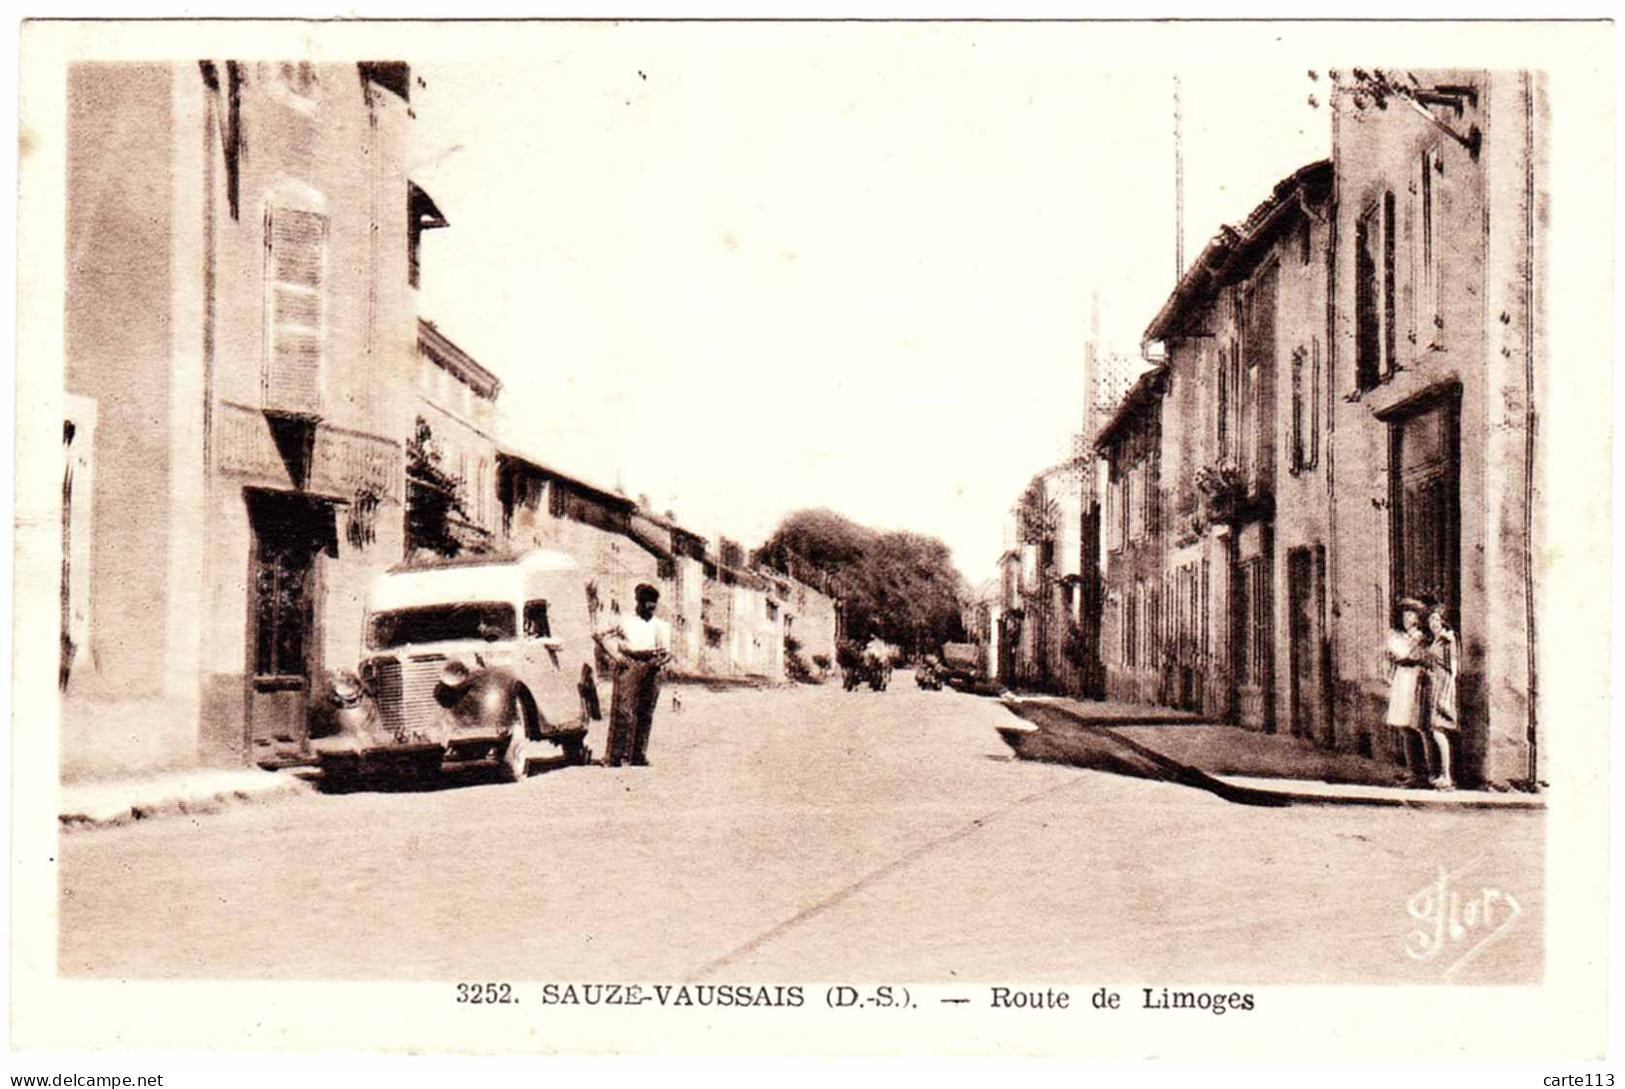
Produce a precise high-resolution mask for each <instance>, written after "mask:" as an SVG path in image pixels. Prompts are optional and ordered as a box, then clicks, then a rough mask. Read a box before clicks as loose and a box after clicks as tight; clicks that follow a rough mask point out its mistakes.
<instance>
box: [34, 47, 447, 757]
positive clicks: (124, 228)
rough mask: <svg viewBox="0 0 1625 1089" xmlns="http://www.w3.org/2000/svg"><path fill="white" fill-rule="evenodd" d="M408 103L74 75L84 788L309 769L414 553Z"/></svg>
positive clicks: (71, 448) (66, 741)
mask: <svg viewBox="0 0 1625 1089" xmlns="http://www.w3.org/2000/svg"><path fill="white" fill-rule="evenodd" d="M411 86H412V75H411V71H410V69H409V67H408V66H407V65H406V64H404V63H400V62H379V63H365V64H340V63H321V64H313V63H307V62H286V63H278V62H244V61H234V60H204V61H188V62H184V63H181V62H176V63H130V64H124V63H117V64H82V65H75V66H71V67H70V69H69V73H68V80H67V86H66V96H67V103H68V111H67V114H68V124H67V132H66V145H67V150H66V157H67V193H68V208H67V235H68V277H67V290H66V298H65V332H66V392H67V393H68V399H67V404H68V406H69V408H68V414H69V419H67V420H66V421H65V424H66V426H65V428H64V436H65V451H66V454H67V458H68V463H69V467H70V471H71V474H72V475H71V478H69V480H68V481H65V483H69V482H70V481H71V486H69V487H65V492H64V500H65V502H64V511H63V522H64V527H65V533H66V534H68V535H69V536H70V537H71V538H72V539H71V541H70V542H69V547H68V548H67V549H66V550H65V551H66V558H67V560H68V562H67V563H66V564H65V570H64V595H63V596H64V625H63V628H64V630H63V640H62V644H63V653H62V672H61V681H62V688H63V696H64V710H63V731H62V755H63V767H64V772H65V773H66V774H70V775H73V774H79V773H85V774H97V773H106V772H110V771H129V770H135V769H140V768H150V767H158V766H181V765H189V764H196V763H198V762H199V761H206V762H217V763H230V764H234V763H241V762H244V761H255V762H261V763H267V764H274V763H279V762H283V761H287V760H291V759H298V758H299V754H300V750H301V748H302V747H303V745H304V742H305V720H306V709H307V705H308V703H309V702H310V700H311V699H313V698H315V691H314V690H315V689H316V688H318V687H319V684H320V678H321V677H323V676H324V675H325V672H326V670H328V669H330V668H332V667H336V666H348V665H352V664H353V663H354V662H355V661H356V659H357V657H358V653H359V649H360V647H359V644H360V638H361V625H362V610H363V607H364V599H365V593H366V588H367V586H368V584H369V582H370V580H371V578H372V576H373V575H374V574H375V573H377V572H378V571H381V570H383V569H384V568H386V567H387V566H389V565H390V564H392V563H394V562H396V561H398V560H399V559H400V556H401V552H402V534H403V516H402V515H403V442H404V440H405V439H406V437H407V436H408V434H409V431H410V425H411V420H412V413H413V406H412V402H411V394H410V391H411V390H412V388H413V386H412V381H411V376H412V369H413V366H414V355H415V351H414V346H415V344H416V339H417V335H416V334H417V328H416V314H415V312H414V300H413V296H412V291H411V286H410V282H409V270H408V263H409V257H410V253H409V241H408V239H409V233H410V232H409V223H408V219H409V216H410V215H411V199H410V188H409V183H408V180H407V175H406V166H405V164H406V159H407V155H406V153H407V150H408V143H409V133H410V128H411V119H410V111H409V97H410V94H411ZM250 149H251V150H250ZM109 164H117V165H116V169H110V168H109Z"/></svg>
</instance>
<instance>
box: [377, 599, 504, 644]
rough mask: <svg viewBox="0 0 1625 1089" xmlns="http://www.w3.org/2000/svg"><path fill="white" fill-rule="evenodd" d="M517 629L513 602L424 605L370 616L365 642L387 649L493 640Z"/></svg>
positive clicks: (502, 637)
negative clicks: (423, 644)
mask: <svg viewBox="0 0 1625 1089" xmlns="http://www.w3.org/2000/svg"><path fill="white" fill-rule="evenodd" d="M516 630H517V628H516V626H515V623H514V608H513V606H512V605H508V604H505V603H503V602H500V601H469V602H459V603H458V604H456V605H424V606H419V607H418V608H415V609H397V610H395V611H394V612H388V613H378V614H376V615H375V616H373V618H372V623H371V624H370V625H368V629H367V644H368V645H369V646H370V647H371V648H372V649H373V650H389V649H390V648H391V647H404V646H411V645H412V644H414V643H446V642H453V641H456V640H474V639H478V640H484V641H486V642H495V641H496V640H499V639H512V638H513V637H514V633H515V632H516Z"/></svg>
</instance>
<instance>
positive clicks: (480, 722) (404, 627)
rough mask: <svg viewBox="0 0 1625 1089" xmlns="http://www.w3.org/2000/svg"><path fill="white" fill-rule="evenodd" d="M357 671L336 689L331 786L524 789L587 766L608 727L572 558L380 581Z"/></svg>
mask: <svg viewBox="0 0 1625 1089" xmlns="http://www.w3.org/2000/svg"><path fill="white" fill-rule="evenodd" d="M365 643H366V648H367V650H368V651H369V652H370V653H369V655H368V657H367V658H365V659H364V660H363V661H362V662H361V664H360V669H359V670H358V671H357V672H355V673H350V672H341V673H339V674H336V675H335V676H334V677H333V678H332V682H331V695H330V703H331V708H330V713H329V716H328V726H329V733H328V736H325V737H320V738H317V739H316V740H314V741H313V742H312V748H313V749H314V750H315V753H316V757H317V761H318V763H319V765H320V767H321V769H322V772H323V778H324V781H326V782H329V783H332V784H346V783H360V782H371V781H375V780H389V779H409V780H426V779H434V778H437V777H440V776H443V775H446V774H449V773H452V772H461V771H477V770H486V771H490V772H492V773H495V774H497V775H499V776H501V777H503V778H506V779H519V778H523V777H524V776H526V775H529V774H533V773H535V772H536V771H539V770H543V769H545V768H548V767H553V766H559V765H565V764H583V763H586V762H587V761H588V760H589V759H590V758H591V753H590V752H589V751H588V749H587V745H586V735H587V722H588V720H589V719H590V718H594V717H597V713H598V709H599V705H598V693H597V688H596V680H595V678H594V676H593V671H592V662H593V642H592V631H591V622H590V619H589V614H588V607H587V592H586V584H585V582H584V580H583V578H582V576H581V573H580V571H579V569H578V568H577V566H576V563H575V561H574V560H573V559H571V558H570V557H569V556H567V555H565V554H563V553H560V552H548V551H534V552H527V553H524V554H522V555H519V556H511V557H500V558H499V557H489V556H480V557H470V558H467V559H457V560H447V561H441V562H437V563H432V564H427V565H417V564H414V565H403V566H401V567H396V568H393V569H391V570H390V571H389V572H387V573H385V574H383V575H380V576H379V577H378V578H377V579H376V580H375V581H374V583H373V586H372V593H371V596H370V598H369V601H368V605H367V617H366V632H365Z"/></svg>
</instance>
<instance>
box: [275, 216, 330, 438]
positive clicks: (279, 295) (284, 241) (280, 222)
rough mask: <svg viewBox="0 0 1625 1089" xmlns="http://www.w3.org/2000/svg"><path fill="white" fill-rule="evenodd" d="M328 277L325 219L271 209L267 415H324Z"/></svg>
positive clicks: (323, 217)
mask: <svg viewBox="0 0 1625 1089" xmlns="http://www.w3.org/2000/svg"><path fill="white" fill-rule="evenodd" d="M326 275H327V217H326V216H324V215H321V214H319V213H317V212H310V211H303V210H300V209H295V208H276V207H271V208H267V209H266V211H265V279H266V284H265V310H266V315H265V328H266V347H265V369H264V381H263V391H262V392H263V399H264V403H263V407H264V409H265V411H267V412H278V413H285V414H288V415H294V416H315V415H319V414H320V411H321V372H322V357H323V347H324V344H323V340H324V337H325V332H326V330H325V324H326Z"/></svg>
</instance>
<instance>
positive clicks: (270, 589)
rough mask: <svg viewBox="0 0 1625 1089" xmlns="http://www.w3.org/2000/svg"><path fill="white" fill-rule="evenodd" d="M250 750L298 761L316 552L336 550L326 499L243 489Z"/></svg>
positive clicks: (313, 627)
mask: <svg viewBox="0 0 1625 1089" xmlns="http://www.w3.org/2000/svg"><path fill="white" fill-rule="evenodd" d="M245 496H246V498H247V501H248V512H249V524H250V527H251V529H252V533H253V541H252V544H251V546H250V555H249V584H248V608H249V618H248V640H247V643H248V665H247V673H248V685H247V689H248V692H247V699H248V714H247V718H248V749H249V758H250V760H251V761H253V762H254V763H256V764H260V765H263V766H273V767H274V766H278V765H284V764H289V763H293V762H296V761H297V760H299V759H300V758H301V757H302V755H303V753H304V749H305V746H306V740H307V736H308V735H307V729H306V715H307V709H308V706H309V702H310V687H311V686H310V681H311V678H312V677H314V676H318V675H319V671H320V669H321V640H320V632H319V629H318V625H317V610H316V603H317V601H318V600H319V598H320V576H321V568H320V564H319V562H318V557H319V556H320V555H321V554H322V553H323V552H326V553H328V554H329V555H334V556H336V555H337V554H338V542H337V537H336V524H335V519H334V513H333V507H332V505H331V504H330V503H327V502H324V501H321V500H314V499H311V498H309V497H307V496H301V495H289V494H285V493H279V492H261V491H248V492H246V493H245Z"/></svg>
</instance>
